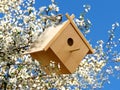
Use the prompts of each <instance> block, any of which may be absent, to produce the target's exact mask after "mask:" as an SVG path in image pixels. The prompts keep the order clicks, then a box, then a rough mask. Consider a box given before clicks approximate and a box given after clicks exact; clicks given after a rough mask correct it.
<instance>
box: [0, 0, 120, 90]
mask: <svg viewBox="0 0 120 90" xmlns="http://www.w3.org/2000/svg"><path fill="white" fill-rule="evenodd" d="M34 4H35V1H34V0H9V1H7V0H2V1H1V2H0V15H2V16H1V17H0V42H1V43H0V89H4V90H6V89H15V90H16V89H24V90H26V89H27V90H29V89H33V90H34V89H35V90H41V89H42V90H47V89H49V90H61V89H62V90H66V89H67V90H69V89H75V90H81V89H83V88H85V89H86V88H91V89H95V88H102V86H103V84H104V82H109V76H110V75H113V74H114V71H117V72H118V74H117V75H118V76H117V78H119V77H120V75H119V73H120V65H119V63H118V62H120V52H117V51H114V50H115V49H114V48H117V45H118V44H120V39H118V40H117V39H115V31H116V29H117V28H116V27H118V26H119V23H115V24H113V25H112V28H111V30H109V31H108V33H109V37H108V41H106V42H104V41H103V40H99V41H98V42H97V44H96V46H94V48H95V49H94V50H95V53H94V54H93V55H88V56H86V57H85V58H84V59H83V60H82V61H81V63H80V65H79V67H78V68H77V70H76V72H75V73H73V74H71V75H56V74H55V73H52V72H51V75H46V74H45V72H44V71H42V69H41V68H44V67H42V66H41V65H40V63H39V62H38V61H36V60H34V59H32V58H31V57H30V56H29V55H23V53H24V51H26V50H27V49H28V48H29V46H30V45H31V43H33V42H34V41H35V40H36V39H37V37H38V36H40V34H41V33H42V32H43V31H44V30H45V29H46V28H48V27H49V26H56V25H58V24H60V23H61V21H62V17H63V15H61V14H59V7H58V6H57V4H56V2H55V1H54V0H51V4H50V5H48V6H42V7H40V8H39V10H37V9H36V8H35V7H34ZM84 8H85V9H84V11H83V12H82V13H81V14H80V17H79V18H76V19H74V21H75V23H76V25H77V26H78V27H79V29H80V30H81V31H82V33H83V34H84V35H85V36H87V34H88V33H89V32H90V27H91V22H90V20H89V19H86V17H85V15H86V13H87V12H88V11H89V10H90V6H89V5H84ZM111 63H112V65H111ZM49 67H50V68H53V69H54V68H56V66H55V65H54V62H53V61H51V62H50V65H49ZM57 68H60V66H57Z"/></svg>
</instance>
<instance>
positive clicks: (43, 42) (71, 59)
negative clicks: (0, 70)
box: [25, 14, 93, 74]
mask: <svg viewBox="0 0 120 90" xmlns="http://www.w3.org/2000/svg"><path fill="white" fill-rule="evenodd" d="M66 17H67V18H68V20H67V21H65V22H63V23H62V24H60V25H58V26H51V27H49V28H48V29H46V30H45V31H44V32H43V33H42V34H41V35H40V36H39V37H38V39H37V40H36V41H35V42H34V43H33V44H32V45H31V47H30V49H29V50H28V51H27V52H25V54H30V55H31V56H32V58H34V59H36V60H38V61H39V62H40V63H41V65H42V66H43V67H46V66H47V65H49V63H50V61H55V63H57V64H59V65H60V70H59V71H58V72H57V73H58V74H71V73H73V72H74V71H76V68H77V67H78V66H79V64H80V61H81V60H82V59H83V58H84V57H85V56H86V55H87V54H92V53H93V49H92V47H91V46H90V45H89V43H88V42H87V40H86V39H85V37H84V36H83V34H82V33H81V32H80V30H79V29H78V27H77V26H76V25H75V23H74V21H73V18H74V15H72V16H69V15H68V14H66ZM44 70H45V71H46V73H47V74H50V70H49V69H47V68H44Z"/></svg>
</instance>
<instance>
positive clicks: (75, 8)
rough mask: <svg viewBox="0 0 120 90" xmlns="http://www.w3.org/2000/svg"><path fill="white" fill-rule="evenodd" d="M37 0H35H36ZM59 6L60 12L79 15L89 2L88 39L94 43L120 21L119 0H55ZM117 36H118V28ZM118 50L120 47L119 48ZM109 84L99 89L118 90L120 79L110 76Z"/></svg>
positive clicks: (45, 3) (44, 2)
mask: <svg viewBox="0 0 120 90" xmlns="http://www.w3.org/2000/svg"><path fill="white" fill-rule="evenodd" d="M36 1H37V0H36ZM49 1H50V0H40V1H39V3H37V5H43V6H45V5H48V4H49ZM56 1H57V3H58V6H59V7H60V13H61V14H63V15H65V13H66V12H68V13H69V14H70V15H71V14H75V16H76V17H79V15H80V13H81V12H82V11H83V5H84V4H90V5H91V10H90V12H89V13H88V14H87V18H89V19H90V20H91V22H92V27H91V33H90V35H89V39H91V40H92V44H93V45H95V44H96V41H97V40H101V39H102V40H104V41H106V40H107V39H108V37H107V36H108V33H107V31H108V30H110V29H111V25H112V24H113V23H115V22H120V0H56ZM117 30H119V32H118V34H117V37H120V28H118V29H117ZM119 51H120V49H119ZM110 81H111V84H105V85H104V88H102V89H100V90H120V79H116V78H114V77H110Z"/></svg>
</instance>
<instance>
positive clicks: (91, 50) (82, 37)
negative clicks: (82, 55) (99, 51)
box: [66, 13, 94, 54]
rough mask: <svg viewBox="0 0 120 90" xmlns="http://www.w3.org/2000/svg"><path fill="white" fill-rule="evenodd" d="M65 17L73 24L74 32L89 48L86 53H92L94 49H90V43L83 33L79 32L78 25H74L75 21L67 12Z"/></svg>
mask: <svg viewBox="0 0 120 90" xmlns="http://www.w3.org/2000/svg"><path fill="white" fill-rule="evenodd" d="M66 17H67V18H68V20H69V21H70V23H71V24H72V25H73V27H74V28H75V30H76V32H77V33H78V35H79V36H80V37H81V39H82V40H83V42H84V43H85V44H86V46H87V47H88V48H89V52H88V54H92V53H94V50H93V49H92V47H91V46H90V44H89V43H88V41H87V40H86V38H85V37H84V35H83V34H82V33H81V32H80V30H79V29H78V27H77V26H76V25H75V23H74V22H73V20H72V18H71V17H70V16H69V14H68V13H66Z"/></svg>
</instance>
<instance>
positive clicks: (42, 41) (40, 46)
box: [25, 14, 94, 54]
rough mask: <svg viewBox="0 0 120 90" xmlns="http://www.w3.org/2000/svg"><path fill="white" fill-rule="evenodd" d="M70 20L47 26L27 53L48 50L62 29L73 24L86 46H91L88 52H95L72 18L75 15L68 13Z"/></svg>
mask: <svg viewBox="0 0 120 90" xmlns="http://www.w3.org/2000/svg"><path fill="white" fill-rule="evenodd" d="M66 16H67V18H68V20H67V21H65V22H63V23H62V24H60V25H57V26H51V27H49V28H47V29H46V30H45V31H44V32H43V33H42V34H41V35H40V36H39V37H38V39H37V40H36V41H35V42H34V43H33V44H32V45H31V47H30V49H29V50H28V51H27V52H25V54H29V53H34V52H39V51H46V50H47V49H48V48H49V47H50V45H51V44H52V43H53V42H54V41H55V40H56V39H57V37H59V35H60V34H61V33H62V31H63V30H64V29H65V28H66V27H67V26H68V25H69V24H71V25H72V26H73V28H74V29H75V30H76V32H77V33H78V35H79V36H80V38H81V39H82V40H83V42H84V43H85V44H86V46H87V47H88V48H89V52H88V53H93V52H94V51H93V49H92V47H91V46H90V45H89V43H88V42H87V40H86V39H85V37H84V36H83V34H82V33H81V32H80V31H79V29H78V28H77V26H76V25H75V23H74V21H73V20H72V19H73V18H74V15H72V16H69V15H68V14H66Z"/></svg>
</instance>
